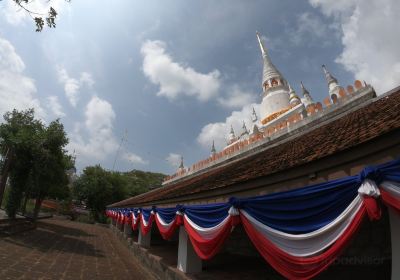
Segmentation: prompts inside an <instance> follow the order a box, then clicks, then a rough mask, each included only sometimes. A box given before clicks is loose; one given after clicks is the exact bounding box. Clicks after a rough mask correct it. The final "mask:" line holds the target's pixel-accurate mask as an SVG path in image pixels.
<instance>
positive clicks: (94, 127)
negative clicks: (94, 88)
mask: <svg viewBox="0 0 400 280" xmlns="http://www.w3.org/2000/svg"><path fill="white" fill-rule="evenodd" d="M114 120H115V112H114V110H113V108H112V105H111V104H110V103H109V102H107V101H106V100H103V99H101V98H99V97H97V96H93V97H92V99H91V100H90V101H89V103H88V104H87V106H86V109H85V122H84V123H77V124H76V125H75V130H74V132H73V133H71V135H70V136H71V137H70V138H71V141H70V145H69V150H70V151H72V150H75V151H76V153H77V155H78V160H81V161H83V162H85V163H91V164H93V162H91V161H93V160H97V161H102V160H104V159H106V158H108V157H109V156H110V155H113V154H115V152H116V151H117V149H118V141H117V140H116V138H115V136H114V134H113V123H114ZM85 132H87V139H84V137H83V136H82V135H84V134H85Z"/></svg>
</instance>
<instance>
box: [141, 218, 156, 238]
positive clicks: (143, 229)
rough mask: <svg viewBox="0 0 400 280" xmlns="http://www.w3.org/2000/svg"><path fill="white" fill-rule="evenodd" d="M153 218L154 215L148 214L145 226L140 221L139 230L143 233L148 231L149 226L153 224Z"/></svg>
mask: <svg viewBox="0 0 400 280" xmlns="http://www.w3.org/2000/svg"><path fill="white" fill-rule="evenodd" d="M153 220H154V215H153V214H152V215H150V218H149V221H148V222H147V226H144V224H143V223H142V222H141V223H140V230H141V231H142V234H143V235H146V234H148V233H149V232H150V230H151V226H152V225H153ZM140 221H142V220H140Z"/></svg>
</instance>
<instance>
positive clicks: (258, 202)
mask: <svg viewBox="0 0 400 280" xmlns="http://www.w3.org/2000/svg"><path fill="white" fill-rule="evenodd" d="M381 205H386V206H387V207H391V208H393V209H395V210H396V211H397V213H398V214H399V215H400V160H396V161H392V162H388V163H386V164H382V165H379V166H372V167H367V168H365V169H364V170H363V171H362V172H361V173H360V174H359V175H358V176H350V177H346V178H342V179H339V180H334V181H329V182H325V183H321V184H316V185H312V186H307V187H304V188H300V189H296V190H292V191H287V192H281V193H274V194H268V195H264V196H257V197H251V198H231V199H230V200H229V202H227V203H216V204H207V205H185V206H184V205H177V206H176V207H170V208H158V207H152V208H150V209H142V208H125V209H121V208H119V209H118V208H113V209H107V211H106V214H107V215H108V216H109V217H111V218H113V219H115V220H116V222H118V223H127V224H131V226H132V229H133V230H136V229H138V227H139V224H140V230H141V233H142V234H144V235H145V234H148V232H149V231H150V230H151V227H152V223H153V221H154V220H155V222H156V225H157V228H158V230H159V231H160V233H161V235H162V237H163V238H164V239H167V240H169V239H170V238H171V237H172V235H173V234H174V232H175V231H176V229H178V228H179V227H180V226H184V227H185V229H186V231H187V233H188V236H189V238H190V240H191V243H192V245H193V248H194V250H195V251H196V253H197V254H198V256H199V257H200V258H202V259H205V260H206V259H210V258H212V257H213V256H214V255H215V254H217V253H218V252H219V251H220V249H221V247H222V246H223V244H224V243H225V241H226V240H227V238H228V237H229V235H230V233H231V232H232V230H233V229H234V228H235V226H238V225H240V224H241V225H242V226H243V228H244V230H245V232H246V233H247V235H248V237H249V239H250V240H251V241H252V242H253V244H254V245H255V247H256V248H257V250H258V251H259V252H260V254H261V255H262V256H263V258H264V259H265V260H266V261H267V262H268V263H269V264H271V266H273V267H274V268H275V269H276V270H277V271H278V272H279V273H281V274H282V275H283V276H285V277H286V278H289V279H310V278H312V277H315V276H316V275H318V274H319V273H320V272H322V271H323V270H325V269H326V268H327V267H328V266H329V265H330V264H331V263H332V262H334V261H335V259H336V258H337V257H338V255H339V254H340V253H341V252H342V251H343V249H344V248H345V247H346V245H347V244H348V243H349V242H350V240H351V238H352V237H353V236H354V234H355V233H356V232H357V230H358V229H359V227H360V224H361V223H362V222H363V220H364V219H365V217H368V218H369V220H371V221H374V220H378V219H380V217H381Z"/></svg>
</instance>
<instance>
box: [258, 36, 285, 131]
mask: <svg viewBox="0 0 400 280" xmlns="http://www.w3.org/2000/svg"><path fill="white" fill-rule="evenodd" d="M256 34H257V39H258V43H259V45H260V49H261V54H262V57H263V63H264V67H263V77H262V88H263V99H262V102H261V108H260V115H261V116H260V118H261V122H262V123H263V124H265V123H267V122H268V119H269V117H270V116H272V115H273V114H275V113H278V112H282V111H285V110H287V109H289V108H290V103H289V87H288V83H287V81H286V80H285V78H284V77H283V76H282V74H281V73H280V72H279V71H278V69H277V68H276V67H275V65H274V64H273V63H272V61H271V59H270V57H269V55H268V53H267V50H266V49H265V47H264V44H263V41H262V40H261V38H260V34H259V33H258V32H257V33H256Z"/></svg>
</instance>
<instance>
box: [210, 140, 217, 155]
mask: <svg viewBox="0 0 400 280" xmlns="http://www.w3.org/2000/svg"><path fill="white" fill-rule="evenodd" d="M216 153H217V150H216V149H215V144H214V140H213V143H212V146H211V155H215V154H216Z"/></svg>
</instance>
